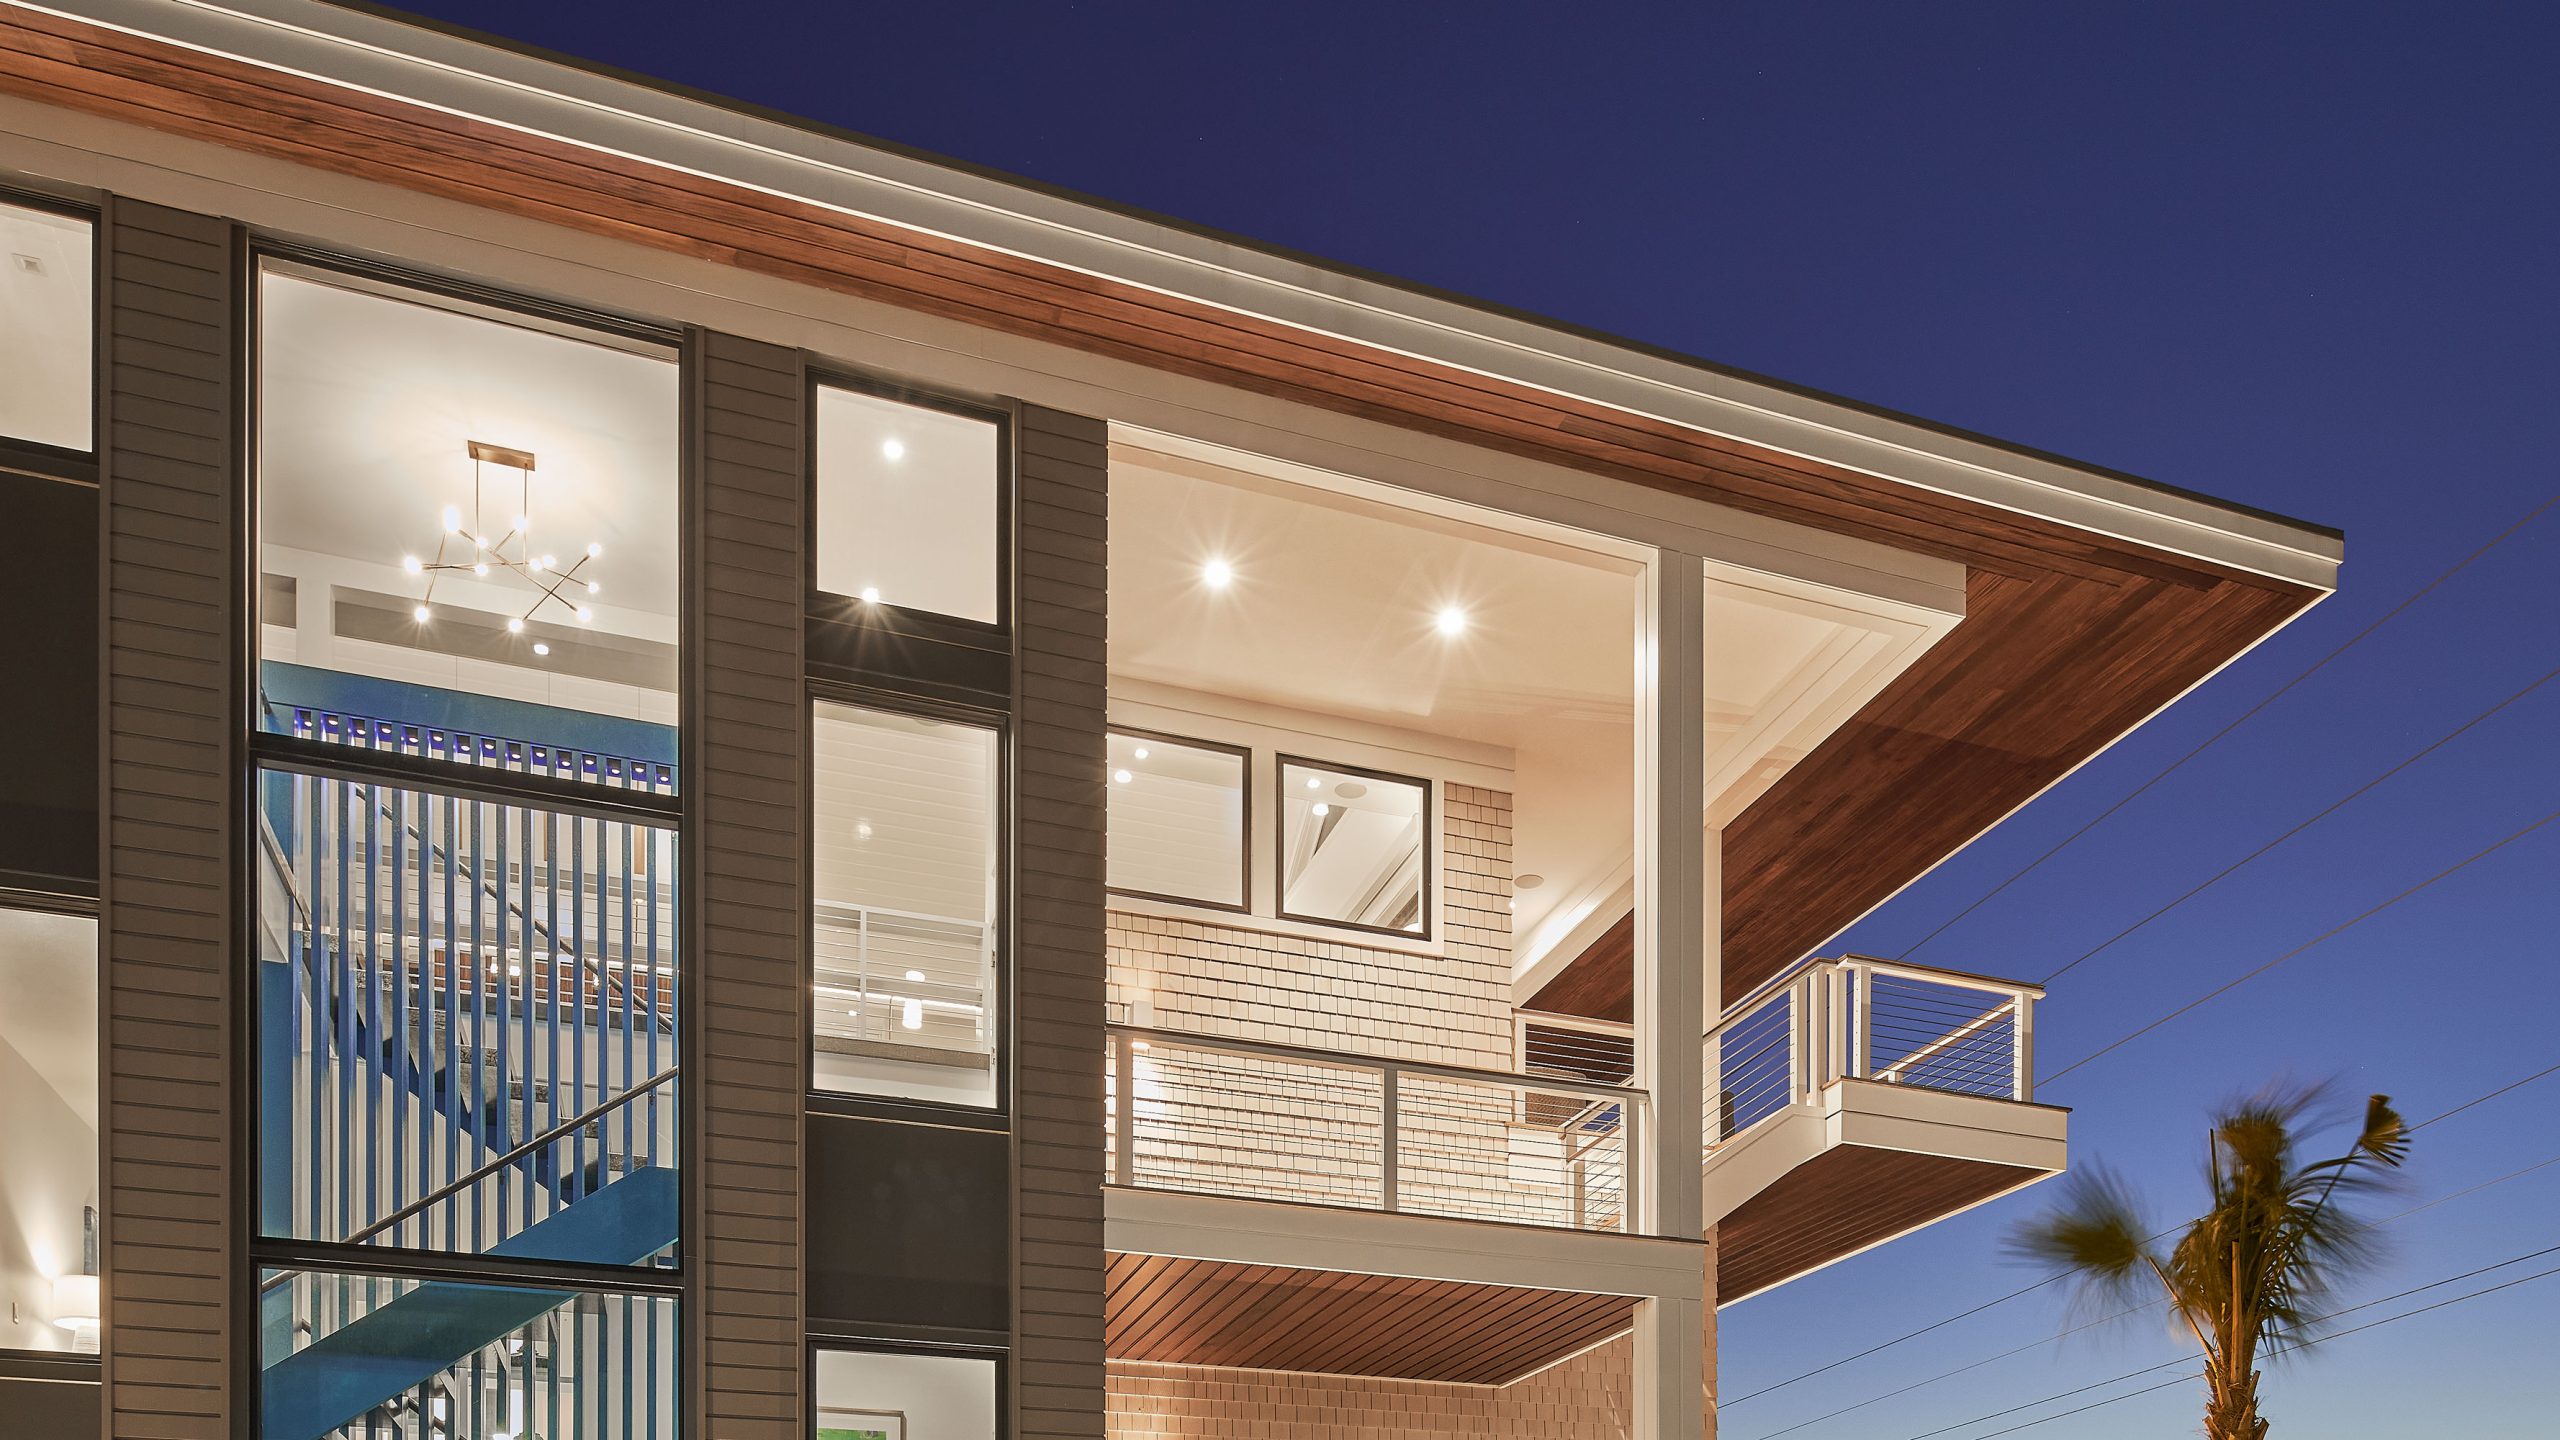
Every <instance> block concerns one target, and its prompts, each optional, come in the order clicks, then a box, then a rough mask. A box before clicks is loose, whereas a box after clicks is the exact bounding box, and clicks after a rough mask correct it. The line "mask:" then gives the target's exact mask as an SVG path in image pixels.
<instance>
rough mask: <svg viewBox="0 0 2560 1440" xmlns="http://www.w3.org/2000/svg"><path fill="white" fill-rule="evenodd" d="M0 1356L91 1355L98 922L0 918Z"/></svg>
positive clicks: (29, 914)
mask: <svg viewBox="0 0 2560 1440" xmlns="http://www.w3.org/2000/svg"><path fill="white" fill-rule="evenodd" d="M0 1116H5V1117H7V1118H6V1120H5V1121H0V1125H5V1133H6V1135H7V1140H6V1142H5V1146H4V1147H0V1302H4V1303H5V1306H6V1309H5V1311H4V1312H0V1350H44V1351H74V1352H85V1353H91V1354H94V1353H96V1351H97V1349H98V1321H99V1315H100V1313H101V1312H100V1308H99V1296H98V1278H97V1277H98V1230H97V1225H98V1198H99V1197H98V1179H99V1176H98V922H97V921H95V920H92V919H89V918H87V917H85V916H76V915H57V914H48V913H45V912H41V911H30V910H0Z"/></svg>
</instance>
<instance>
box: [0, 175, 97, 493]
mask: <svg viewBox="0 0 2560 1440" xmlns="http://www.w3.org/2000/svg"><path fill="white" fill-rule="evenodd" d="M94 246H95V240H94V238H93V230H92V227H91V225H90V222H89V221H88V220H86V219H83V218H82V217H80V216H77V215H64V214H59V213H57V212H54V211H51V210H39V209H35V208H33V207H31V206H26V205H13V204H8V203H5V202H0V438H7V439H11V440H31V441H33V442H35V443H36V444H38V445H50V446H53V447H55V448H57V449H62V450H87V449H89V448H90V447H91V445H92V443H93V439H92V436H91V433H90V431H91V424H92V422H91V413H90V412H91V405H92V398H91V397H92V393H93V387H92V384H91V380H90V377H91V374H92V367H93V366H94V365H95V363H96V361H95V359H94V354H93V352H94V348H95V342H94V340H93V338H92V336H93V328H94V326H95V324H96V321H95V318H94V317H95V315H96V313H97V311H96V306H95V304H94V302H93V300H92V298H91V296H92V290H91V285H92V280H93V277H92V271H93V269H94V268H95V263H94V254H95V250H94Z"/></svg>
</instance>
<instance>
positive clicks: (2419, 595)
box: [1901, 495, 2560, 960]
mask: <svg viewBox="0 0 2560 1440" xmlns="http://www.w3.org/2000/svg"><path fill="white" fill-rule="evenodd" d="M2554 505H2560V495H2553V496H2552V497H2551V498H2550V499H2548V500H2545V501H2543V502H2542V503H2541V504H2539V505H2536V506H2534V507H2533V508H2532V509H2531V510H2529V511H2526V512H2525V516H2524V518H2523V519H2521V520H2518V521H2517V522H2516V523H2514V524H2513V525H2510V526H2508V527H2507V528H2506V529H2504V530H2501V531H2499V532H2498V533H2497V534H2496V535H2495V536H2492V537H2491V538H2490V540H2489V543H2487V544H2486V545H2483V546H2481V547H2480V548H2479V549H2477V550H2474V551H2472V552H2471V553H2470V554H2468V555H2465V556H2463V557H2462V559H2460V560H2458V561H2456V562H2455V563H2454V565H2453V568H2452V569H2449V570H2447V571H2445V572H2444V573H2443V574H2441V575H2438V576H2437V577H2436V578H2434V579H2433V580H2430V581H2428V582H2427V583H2426V584H2424V585H2421V586H2419V587H2418V589H2417V590H2416V591H2415V592H2414V593H2412V594H2411V595H2410V596H2409V598H2407V599H2405V600H2403V601H2401V602H2400V603H2399V604H2397V605H2394V606H2392V607H2391V608H2390V609H2388V610H2386V611H2384V612H2383V613H2382V614H2381V616H2380V617H2379V618H2377V619H2375V620H2374V622H2373V623H2372V624H2370V625H2367V626H2365V627H2364V628H2363V629H2362V630H2359V631H2357V632H2356V633H2355V634H2353V635H2350V636H2348V637H2347V638H2346V640H2345V641H2343V642H2341V643H2340V644H2339V646H2338V647H2337V648H2336V649H2334V650H2331V651H2330V652H2329V653H2328V654H2326V655H2323V656H2321V657H2320V658H2319V659H2317V660H2314V661H2312V662H2311V665H2310V668H2308V669H2306V670H2304V671H2302V672H2301V673H2300V674H2298V675H2296V676H2294V677H2293V678H2292V679H2290V680H2287V681H2286V682H2284V683H2283V684H2282V685H2279V686H2277V687H2276V688H2275V690H2274V692H2273V693H2271V694H2269V695H2268V696H2267V698H2265V699H2263V700H2261V701H2259V702H2258V703H2257V704H2255V705H2252V706H2250V707H2249V708H2248V709H2247V710H2245V711H2242V712H2241V713H2240V715H2239V717H2238V718H2236V719H2234V720H2233V721H2231V723H2229V724H2227V725H2225V726H2223V727H2222V728H2221V729H2219V730H2216V731H2214V732H2213V733H2212V734H2211V735H2208V736H2206V737H2205V739H2204V742H2203V743H2202V744H2199V745H2197V746H2196V747H2195V748H2194V749H2192V750H2190V751H2188V752H2187V753H2186V754H2184V755H2181V756H2179V757H2178V758H2177V759H2175V760H2172V761H2170V762H2169V763H2168V765H2167V766H2165V767H2164V768H2162V769H2161V770H2160V772H2159V773H2158V774H2155V775H2153V776H2152V777H2151V778H2150V779H2148V780H2145V781H2143V782H2142V783H2141V784H2140V785H2137V786H2135V787H2134V788H2133V789H2132V791H2131V792H2129V793H2128V794H2126V795H2125V797H2124V798H2123V799H2121V800H2118V801H2117V802H2116V803H2114V804H2113V805H2110V806H2108V807H2107V808H2106V809H2104V810H2101V811H2099V812H2098V813H2097V815H2096V816H2095V817H2093V818H2092V819H2091V820H2090V821H2089V822H2088V823H2087V824H2085V825H2082V826H2081V827H2080V828H2079V829H2077V830H2074V831H2072V832H2071V833H2070V834H2068V835H2065V836H2063V837H2062V839H2061V840H2060V841H2059V842H2057V843H2056V844H2055V845H2054V847H2053V848H2052V849H2050V850H2047V851H2045V852H2044V853H2043V854H2041V855H2038V856H2037V857H2036V858H2034V859H2033V860H2030V861H2028V862H2027V863H2026V864H2025V865H2024V866H2023V867H2021V868H2020V869H2019V870H2018V871H2017V873H2015V874H2013V875H2011V876H2010V877H2009V878H2008V879H2006V880H2003V881H2001V882H2000V883H1999V884H1997V885H1994V886H1992V887H1991V888H1990V890H1988V891H1986V892H1984V894H1983V896H1982V898H1980V899H1978V900H1976V901H1974V902H1973V903H1972V904H1970V905H1967V906H1966V907H1964V908H1963V909H1961V910H1959V911H1957V912H1956V913H1955V914H1953V915H1950V916H1948V917H1947V918H1946V919H1945V920H1943V921H1941V922H1939V925H1938V928H1937V929H1935V930H1932V931H1930V932H1929V933H1928V934H1926V935H1923V936H1921V937H1920V938H1919V939H1918V940H1917V941H1915V942H1913V943H1912V945H1911V946H1910V947H1909V948H1907V949H1905V950H1904V951H1903V952H1902V955H1901V958H1902V959H1905V960H1908V959H1910V958H1911V957H1912V956H1914V955H1916V954H1918V953H1920V949H1921V947H1922V946H1924V945H1927V944H1928V943H1929V942H1930V941H1932V940H1935V939H1937V938H1938V937H1939V936H1941V935H1943V934H1945V933H1946V932H1947V931H1948V930H1949V929H1951V928H1953V927H1954V925H1955V924H1956V922H1957V921H1959V920H1962V919H1964V918H1965V917H1966V916H1968V915H1970V914H1972V913H1973V912H1974V911H1976V910H1979V909H1981V908H1982V907H1983V906H1985V905H1987V904H1989V903H1990V902H1991V900H1992V898H1993V897H1994V896H1997V895H1998V894H1999V893H2000V892H2001V891H2003V890H2006V889H2008V888H2009V887H2010V886H2012V885H2015V884H2017V883H2018V882H2019V881H2021V880H2023V879H2025V878H2026V877H2027V876H2028V874H2030V873H2031V872H2033V871H2034V870H2035V869H2036V868H2037V867H2038V866H2041V865H2042V864H2044V862H2046V861H2047V860H2050V859H2052V858H2053V857H2054V856H2056V855H2059V854H2061V853H2062V852H2063V851H2064V850H2066V849H2068V848H2070V846H2071V845H2072V844H2073V842H2075V841H2077V840H2078V839H2079V838H2080V837H2081V836H2083V835H2086V834H2088V833H2089V832H2090V831H2092V830H2095V829H2097V828H2098V826H2099V825H2101V824H2103V823H2104V822H2105V821H2106V819H2107V817H2109V816H2111V815H2113V814H2115V813H2116V812H2117V811H2119V810H2121V809H2123V808H2124V807H2126V806H2127V805H2130V804H2132V803H2133V802H2134V801H2136V800H2138V799H2140V798H2142V796H2143V794H2144V793H2145V792H2147V791H2149V790H2150V789H2151V787H2152V786H2154V785H2157V784H2159V783H2160V782H2161V781H2163V780H2166V779H2168V778H2169V777H2170V776H2171V775H2173V774H2175V773H2176V772H2177V771H2178V770H2179V769H2180V768H2182V767H2183V766H2185V764H2186V763H2187V762H2188V761H2190V760H2193V759H2194V758H2196V757H2197V756H2198V755H2201V754H2203V753H2204V752H2205V751H2207V750H2209V749H2212V748H2213V747H2214V745H2216V744H2217V743H2219V742H2220V741H2221V739H2222V737H2223V736H2225V735H2228V734H2230V733H2231V732H2232V731H2234V730H2237V729H2239V728H2240V727H2241V726H2242V725H2244V724H2246V723H2248V722H2249V721H2250V720H2251V719H2253V718H2255V717H2256V715H2257V714H2258V712H2260V711H2262V710H2264V709H2266V708H2267V707H2268V706H2270V705H2273V704H2274V703H2276V702H2277V701H2278V700H2281V699H2283V698H2284V697H2285V696H2286V695H2288V694H2290V693H2291V692H2292V691H2293V689H2294V687H2295V686H2298V685H2300V684H2301V683H2302V682H2303V681H2305V680H2308V679H2310V678H2311V677H2312V676H2314V675H2317V674H2319V673H2320V672H2321V671H2322V670H2324V669H2326V668H2327V667H2328V665H2329V662H2330V661H2332V660H2335V659H2337V658H2338V657H2339V656H2341V655H2344V654H2346V653H2347V652H2348V651H2349V650H2352V649H2354V648H2355V647H2356V646H2357V645H2359V644H2362V643H2363V642H2364V640H2365V637H2367V636H2369V635H2371V634H2372V633H2373V632H2374V631H2376V630H2379V629H2381V628H2382V627H2383V626H2384V625H2387V624H2389V623H2390V622H2391V621H2392V620H2393V619H2394V618H2396V617H2397V616H2398V615H2399V614H2400V612H2401V611H2403V610H2406V609H2408V608H2409V607H2410V606H2412V605H2415V604H2417V603H2418V602H2419V601H2421V600H2424V599H2425V598H2427V596H2428V595H2430V594H2432V593H2434V592H2435V590H2436V588H2437V587H2438V586H2440V585H2442V584H2444V583H2445V582H2446V581H2448V580H2451V579H2452V578H2453V577H2454V576H2456V575H2459V574H2461V573H2462V572H2463V571H2465V570H2468V569H2470V568H2471V564H2472V562H2473V561H2475V560H2478V559H2479V558H2480V557H2481V556H2483V555H2486V554H2488V553H2489V552H2490V551H2492V550H2495V549H2497V548H2498V547H2499V546H2500V545H2501V544H2504V543H2505V542H2506V541H2507V539H2508V538H2509V537H2511V536H2513V535H2514V534H2515V533H2516V532H2517V531H2519V530H2522V529H2523V528H2524V527H2526V526H2527V525H2530V524H2532V523H2533V522H2534V521H2535V520H2536V519H2538V518H2539V517H2540V516H2541V514H2542V512H2543V511H2545V510H2548V509H2550V508H2551V507H2552V506H2554Z"/></svg>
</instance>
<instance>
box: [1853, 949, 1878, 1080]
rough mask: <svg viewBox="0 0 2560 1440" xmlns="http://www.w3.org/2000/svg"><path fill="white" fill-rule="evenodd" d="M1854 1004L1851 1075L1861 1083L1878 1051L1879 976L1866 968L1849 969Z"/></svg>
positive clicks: (1857, 966) (1859, 966)
mask: <svg viewBox="0 0 2560 1440" xmlns="http://www.w3.org/2000/svg"><path fill="white" fill-rule="evenodd" d="M1849 976H1850V986H1851V1001H1850V1015H1851V1018H1850V1021H1849V1025H1850V1030H1849V1074H1850V1075H1851V1076H1852V1077H1853V1078H1855V1079H1859V1080H1864V1079H1865V1078H1867V1066H1868V1065H1869V1064H1870V1063H1871V1062H1872V1060H1873V1059H1874V1056H1875V1048H1876V1020H1875V1010H1876V972H1875V971H1873V970H1871V969H1869V968H1867V967H1866V966H1864V965H1857V964H1852V965H1851V966H1850V967H1849Z"/></svg>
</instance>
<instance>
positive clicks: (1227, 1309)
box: [1103, 1254, 1636, 1385]
mask: <svg viewBox="0 0 2560 1440" xmlns="http://www.w3.org/2000/svg"><path fill="white" fill-rule="evenodd" d="M1106 1285H1107V1292H1108V1296H1109V1299H1108V1302H1107V1308H1106V1310H1105V1314H1106V1316H1107V1317H1108V1318H1107V1320H1106V1322H1105V1325H1104V1344H1103V1349H1104V1353H1105V1354H1107V1355H1108V1356H1109V1357H1110V1358H1111V1359H1114V1360H1146V1361H1155V1362H1158V1363H1163V1364H1176V1365H1220V1366H1231V1367H1235V1368H1239V1369H1248V1370H1287V1371H1297V1372H1300V1373H1315V1374H1326V1375H1370V1376H1380V1377H1385V1378H1390V1379H1398V1380H1436V1381H1441V1382H1444V1383H1454V1384H1466V1385H1507V1384H1509V1383H1511V1382H1512V1381H1514V1380H1518V1379H1520V1378H1521V1377H1522V1376H1524V1375H1528V1374H1530V1373H1532V1372H1534V1371H1537V1370H1540V1369H1543V1368H1545V1367H1546V1366H1548V1365H1552V1364H1554V1363H1555V1362H1556V1361H1558V1360H1562V1359H1564V1358H1565V1357H1567V1356H1569V1355H1572V1354H1575V1353H1576V1352H1578V1351H1581V1350H1585V1349H1588V1348H1589V1347H1591V1346H1593V1345H1596V1344H1598V1343H1599V1342H1601V1341H1603V1340H1606V1339H1608V1338H1609V1337H1610V1336H1612V1335H1615V1334H1617V1333H1618V1332H1620V1331H1622V1330H1624V1329H1626V1328H1627V1327H1628V1326H1629V1325H1630V1324H1632V1323H1634V1316H1635V1305H1636V1302H1635V1301H1634V1300H1633V1299H1632V1298H1630V1297H1627V1296H1624V1295H1589V1294H1583V1293H1581V1292H1579V1291H1572V1290H1534V1289H1525V1288H1522V1287H1518V1286H1506V1285H1482V1284H1468V1283H1463V1282H1458V1281H1449V1280H1414V1279H1406V1278H1402V1277H1398V1276H1387V1275H1351V1274H1343V1273H1338V1272H1334V1271H1325V1270H1299V1269H1291V1268H1284V1267H1279V1266H1270V1265H1241V1264H1236V1263H1234V1262H1231V1261H1223V1260H1190V1259H1180V1258H1176V1257H1173V1256H1166V1255H1121V1254H1115V1255H1113V1256H1112V1257H1111V1259H1110V1264H1109V1269H1108V1271H1107V1279H1106Z"/></svg>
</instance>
